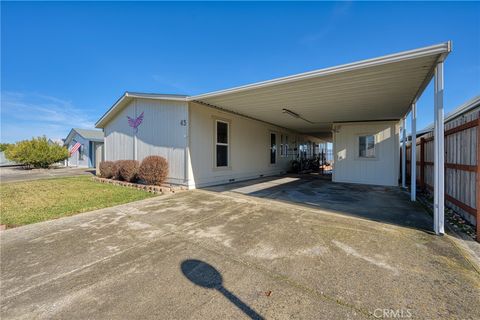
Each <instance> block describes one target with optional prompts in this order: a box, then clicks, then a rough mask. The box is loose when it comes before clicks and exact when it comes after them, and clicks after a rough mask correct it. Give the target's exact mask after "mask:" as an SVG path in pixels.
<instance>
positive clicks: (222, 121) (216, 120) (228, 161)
mask: <svg viewBox="0 0 480 320" xmlns="http://www.w3.org/2000/svg"><path fill="white" fill-rule="evenodd" d="M219 122H221V123H225V124H226V125H227V143H223V142H218V132H217V130H218V123H219ZM214 126H215V134H214V136H213V139H214V140H215V143H214V148H213V154H214V157H213V162H214V168H215V169H229V168H230V121H227V120H221V119H215V122H214ZM217 146H226V147H227V165H226V166H218V165H217Z"/></svg>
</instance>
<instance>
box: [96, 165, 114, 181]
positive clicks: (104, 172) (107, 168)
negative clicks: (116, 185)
mask: <svg viewBox="0 0 480 320" xmlns="http://www.w3.org/2000/svg"><path fill="white" fill-rule="evenodd" d="M98 170H99V171H100V177H102V178H108V179H110V178H113V177H114V175H115V171H114V170H115V163H114V162H113V161H102V162H100V165H99V166H98Z"/></svg>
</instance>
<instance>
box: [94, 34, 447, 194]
mask: <svg viewBox="0 0 480 320" xmlns="http://www.w3.org/2000/svg"><path fill="white" fill-rule="evenodd" d="M449 52H450V43H442V44H439V45H435V46H431V47H425V48H420V49H416V50H411V51H406V52H402V53H397V54H393V55H388V56H384V57H379V58H374V59H369V60H365V61H360V62H354V63H350V64H346V65H341V66H337V67H332V68H327V69H322V70H316V71H311V72H306V73H302V74H298V75H293V76H288V77H284V78H279V79H274V80H269V81H264V82H259V83H255V84H251V85H245V86H241V87H236V88H232V89H226V90H221V91H217V92H213V93H207V94H201V95H196V96H184V95H169V94H145V93H131V92H126V93H125V94H124V95H123V96H122V97H121V98H120V99H119V100H118V101H117V102H116V103H115V104H114V105H113V106H112V107H111V108H110V109H109V110H108V111H107V112H106V113H105V114H104V115H103V116H102V117H101V118H100V119H99V120H98V122H97V123H96V127H97V128H102V129H103V130H104V135H105V158H106V160H119V159H136V160H142V159H143V158H144V157H145V156H147V155H161V156H163V157H165V158H166V159H167V161H168V163H169V166H170V172H169V181H170V182H173V183H178V184H183V185H187V186H189V187H190V188H195V187H203V186H208V185H214V184H221V183H226V182H232V181H238V180H243V179H251V178H256V177H261V176H266V175H274V174H279V173H283V172H285V171H286V170H287V169H288V167H289V164H290V161H291V160H292V159H295V158H297V157H300V156H307V157H311V156H313V153H318V149H317V148H318V144H319V143H324V142H326V141H328V142H332V143H333V148H334V156H333V157H334V159H333V160H334V168H333V181H336V182H352V183H366V184H376V185H387V186H396V185H398V176H399V175H398V173H399V123H400V119H402V118H404V117H405V115H406V114H407V113H408V112H409V110H410V108H411V107H412V105H413V104H415V102H416V101H417V99H418V98H419V97H420V95H421V94H422V92H423V91H424V89H425V87H426V85H427V84H428V83H429V82H430V80H431V79H432V78H433V74H434V73H433V71H434V70H435V68H437V66H438V65H439V64H441V65H443V64H442V63H443V61H444V59H445V57H446V56H447V55H448V53H449ZM442 76H443V75H442Z"/></svg>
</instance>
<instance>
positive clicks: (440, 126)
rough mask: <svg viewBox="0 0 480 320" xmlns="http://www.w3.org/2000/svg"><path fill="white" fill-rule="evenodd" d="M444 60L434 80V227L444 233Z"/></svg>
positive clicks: (436, 69) (439, 233) (436, 71)
mask: <svg viewBox="0 0 480 320" xmlns="http://www.w3.org/2000/svg"><path fill="white" fill-rule="evenodd" d="M443 90H444V82H443V62H441V63H438V64H437V67H436V68H435V82H434V106H435V108H434V113H435V122H434V123H435V125H434V137H435V139H434V140H433V141H434V161H433V165H434V169H433V170H434V191H433V194H434V197H433V198H434V200H433V228H434V230H435V233H436V234H438V235H442V234H444V233H445V230H444V214H445V199H444V196H445V195H444V193H445V183H444V178H445V177H444V175H445V170H444V164H445V159H444V158H445V152H444V151H445V149H444V134H445V127H444V119H443Z"/></svg>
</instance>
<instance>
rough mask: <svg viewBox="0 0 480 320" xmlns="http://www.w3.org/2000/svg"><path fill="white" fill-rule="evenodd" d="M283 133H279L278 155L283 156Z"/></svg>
mask: <svg viewBox="0 0 480 320" xmlns="http://www.w3.org/2000/svg"><path fill="white" fill-rule="evenodd" d="M283 151H284V150H283V134H281V135H280V157H283V156H284V153H283Z"/></svg>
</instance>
